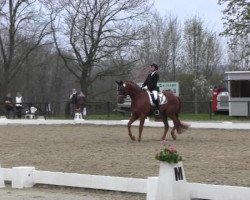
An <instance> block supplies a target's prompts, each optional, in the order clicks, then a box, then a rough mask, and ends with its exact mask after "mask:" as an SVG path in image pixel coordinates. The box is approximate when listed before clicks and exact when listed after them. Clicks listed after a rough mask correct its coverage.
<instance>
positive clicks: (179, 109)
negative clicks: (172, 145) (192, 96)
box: [176, 97, 189, 134]
mask: <svg viewBox="0 0 250 200" xmlns="http://www.w3.org/2000/svg"><path fill="white" fill-rule="evenodd" d="M177 99H178V101H179V108H178V109H177V111H176V117H177V119H178V121H179V125H178V127H179V128H177V132H178V133H179V134H180V133H182V132H183V131H185V130H187V129H188V128H189V125H188V124H185V123H183V122H181V121H180V120H179V114H180V112H181V108H182V101H181V98H180V97H177Z"/></svg>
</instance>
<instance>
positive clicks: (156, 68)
mask: <svg viewBox="0 0 250 200" xmlns="http://www.w3.org/2000/svg"><path fill="white" fill-rule="evenodd" d="M150 66H151V67H154V68H155V70H158V68H159V67H158V65H157V64H155V63H153V64H152V65H150Z"/></svg>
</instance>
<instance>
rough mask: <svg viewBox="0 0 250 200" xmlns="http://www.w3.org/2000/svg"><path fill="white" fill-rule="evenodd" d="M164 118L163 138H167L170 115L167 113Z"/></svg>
mask: <svg viewBox="0 0 250 200" xmlns="http://www.w3.org/2000/svg"><path fill="white" fill-rule="evenodd" d="M162 120H163V123H164V133H163V135H162V138H161V139H162V140H166V136H167V132H168V129H169V124H168V117H167V116H166V115H163V116H162Z"/></svg>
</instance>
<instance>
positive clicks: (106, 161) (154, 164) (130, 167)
mask: <svg viewBox="0 0 250 200" xmlns="http://www.w3.org/2000/svg"><path fill="white" fill-rule="evenodd" d="M132 131H133V134H134V135H135V136H136V137H137V135H138V127H137V126H133V127H132ZM162 133H163V128H162V127H144V131H143V134H142V141H141V142H140V143H138V142H135V141H134V142H133V141H131V140H130V138H129V136H128V133H127V127H126V126H105V125H88V124H75V125H14V124H13V125H2V126H0V158H1V160H0V164H1V166H2V167H3V168H12V167H16V166H34V167H35V168H36V169H37V170H44V171H54V172H74V173H81V174H96V175H107V176H121V177H133V178H147V177H150V176H158V173H159V161H157V160H155V158H154V156H155V154H156V153H157V151H159V149H160V147H161V145H160V138H161V136H162ZM167 138H168V142H169V144H171V145H174V146H176V148H177V150H178V151H179V153H180V154H181V155H182V156H183V159H184V160H183V165H184V169H185V173H186V177H187V181H188V182H196V183H208V184H219V185H232V186H246V187H250V170H249V169H250V131H249V130H223V129H197V128H196V129H193V128H190V129H189V130H187V131H186V132H185V133H183V134H181V135H177V140H176V141H173V140H172V138H171V136H170V134H169V133H168V135H167ZM0 195H1V199H3V200H5V199H6V200H7V199H8V200H9V199H10V200H16V199H26V200H29V199H34V198H35V199H38V200H39V199H48V200H55V199H69V200H83V199H84V200H99V199H111V200H115V199H117V200H128V199H133V200H144V199H146V195H145V194H134V193H122V192H110V191H102V190H91V189H80V188H67V187H57V186H46V185H45V186H44V185H36V186H35V187H33V188H30V189H24V190H14V189H11V188H10V187H7V188H3V189H0Z"/></svg>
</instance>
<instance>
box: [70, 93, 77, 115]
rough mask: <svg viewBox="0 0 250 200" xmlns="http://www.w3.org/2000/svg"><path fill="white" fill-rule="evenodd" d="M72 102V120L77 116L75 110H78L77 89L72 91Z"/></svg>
mask: <svg viewBox="0 0 250 200" xmlns="http://www.w3.org/2000/svg"><path fill="white" fill-rule="evenodd" d="M69 100H70V115H71V117H72V118H74V116H75V110H76V108H77V91H76V89H73V90H72V94H71V95H70V97H69Z"/></svg>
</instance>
